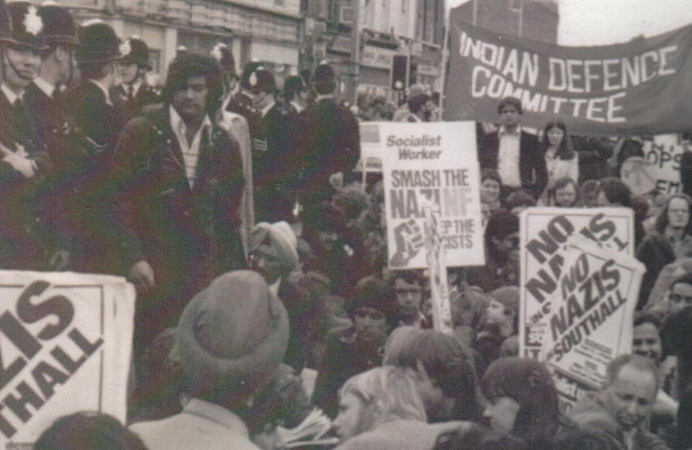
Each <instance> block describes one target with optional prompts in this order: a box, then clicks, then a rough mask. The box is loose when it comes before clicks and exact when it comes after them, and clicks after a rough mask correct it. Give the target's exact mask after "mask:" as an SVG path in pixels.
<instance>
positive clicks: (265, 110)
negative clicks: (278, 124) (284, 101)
mask: <svg viewBox="0 0 692 450" xmlns="http://www.w3.org/2000/svg"><path fill="white" fill-rule="evenodd" d="M274 105H276V102H274V101H272V102H271V103H270V104H268V105H267V106H265V107H264V108H262V117H264V116H266V115H267V113H268V112H269V110H270V109H272V107H273V106H274Z"/></svg>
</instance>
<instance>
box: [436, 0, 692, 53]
mask: <svg viewBox="0 0 692 450" xmlns="http://www.w3.org/2000/svg"><path fill="white" fill-rule="evenodd" d="M447 1H448V4H449V6H451V7H454V6H457V5H460V4H462V3H466V2H467V1H470V0H447ZM558 2H559V5H560V26H559V28H558V43H559V44H561V45H575V46H576V45H579V46H582V45H607V44H613V43H617V42H627V41H629V40H630V39H632V38H633V37H636V36H638V35H641V34H643V35H644V36H655V35H657V34H661V33H664V32H666V31H670V30H673V29H675V28H679V27H681V26H684V25H688V24H692V0H558Z"/></svg>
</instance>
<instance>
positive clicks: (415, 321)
mask: <svg viewBox="0 0 692 450" xmlns="http://www.w3.org/2000/svg"><path fill="white" fill-rule="evenodd" d="M388 283H389V286H390V287H391V288H392V289H394V292H395V293H396V301H397V303H398V304H399V312H398V318H399V326H414V327H416V328H431V324H430V322H429V320H428V318H427V317H426V316H425V315H424V314H423V312H422V311H421V302H422V301H423V288H424V287H425V278H424V277H423V274H422V273H421V272H419V271H415V270H399V271H393V272H390V274H389V280H388Z"/></svg>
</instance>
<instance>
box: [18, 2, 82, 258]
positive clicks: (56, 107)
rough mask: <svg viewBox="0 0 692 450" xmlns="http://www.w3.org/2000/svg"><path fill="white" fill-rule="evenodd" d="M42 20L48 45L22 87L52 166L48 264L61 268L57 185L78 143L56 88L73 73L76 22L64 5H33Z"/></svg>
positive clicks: (65, 251) (65, 240)
mask: <svg viewBox="0 0 692 450" xmlns="http://www.w3.org/2000/svg"><path fill="white" fill-rule="evenodd" d="M38 15H39V16H40V17H41V19H42V20H43V30H42V32H41V34H42V35H43V38H44V39H45V41H46V44H47V45H48V49H47V50H45V51H43V52H41V71H40V75H39V76H38V77H37V78H35V79H34V81H32V82H31V83H30V84H29V85H28V86H27V88H26V93H25V95H24V104H25V106H26V110H27V114H28V117H29V120H30V122H31V125H32V127H33V129H34V130H35V133H36V134H35V138H36V141H37V143H38V145H39V146H42V148H43V149H44V150H45V151H47V152H48V154H49V156H50V158H51V161H52V163H53V165H54V170H53V171H52V175H53V176H52V177H49V186H50V195H49V198H48V199H46V207H47V208H48V209H49V211H50V212H49V217H48V219H47V220H48V226H50V229H51V234H53V236H54V237H55V242H53V245H52V247H53V248H52V249H51V253H52V254H53V256H52V258H51V261H50V264H49V268H52V269H56V270H64V269H66V268H67V267H68V264H69V256H70V255H69V247H70V243H69V225H68V224H67V223H66V222H65V221H64V219H65V217H64V215H63V214H62V212H63V211H64V208H63V207H62V205H61V201H62V199H63V198H64V194H66V193H65V192H64V190H63V189H62V187H63V185H64V182H65V181H66V178H65V177H62V176H61V175H62V172H63V170H62V168H63V167H65V166H66V165H69V164H70V160H71V153H72V152H73V151H74V149H75V148H76V146H77V145H78V143H77V142H76V141H75V139H74V138H73V135H72V133H71V132H70V130H71V129H70V126H69V124H68V123H67V118H66V115H65V112H64V109H63V107H62V104H61V101H60V98H61V97H62V96H61V95H60V90H61V88H63V87H65V86H67V85H69V84H70V83H71V82H72V81H73V80H74V78H76V66H77V60H76V58H75V52H76V49H77V47H78V45H79V39H78V37H77V26H76V25H75V23H74V21H73V19H72V16H70V13H69V12H68V11H67V9H65V8H61V7H59V6H57V5H45V6H41V7H39V9H38Z"/></svg>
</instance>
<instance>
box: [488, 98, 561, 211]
mask: <svg viewBox="0 0 692 450" xmlns="http://www.w3.org/2000/svg"><path fill="white" fill-rule="evenodd" d="M523 112H524V110H523V108H522V104H521V100H519V99H518V98H514V97H506V98H504V99H502V101H500V104H499V105H498V107H497V113H498V114H499V116H500V122H501V127H500V129H499V131H497V132H493V133H489V134H487V135H486V136H485V137H484V138H483V140H482V141H481V143H480V146H479V147H478V160H479V162H480V165H481V169H485V168H491V169H495V170H497V171H498V172H499V173H500V179H501V181H502V186H503V187H504V188H505V190H506V192H505V193H504V194H505V195H504V197H506V196H507V194H508V193H509V191H511V190H516V189H520V188H521V189H526V190H527V191H528V192H529V193H530V194H531V195H533V197H534V198H538V197H540V196H541V194H542V193H543V190H544V189H545V186H546V183H547V182H548V174H547V171H546V167H545V158H544V157H543V153H541V151H540V147H539V143H538V138H537V137H536V136H535V135H533V134H529V133H527V132H525V131H523V130H522V128H521V116H522V114H523Z"/></svg>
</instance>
